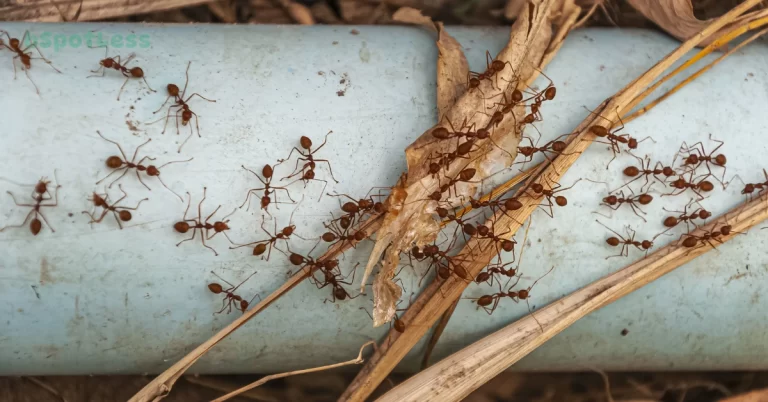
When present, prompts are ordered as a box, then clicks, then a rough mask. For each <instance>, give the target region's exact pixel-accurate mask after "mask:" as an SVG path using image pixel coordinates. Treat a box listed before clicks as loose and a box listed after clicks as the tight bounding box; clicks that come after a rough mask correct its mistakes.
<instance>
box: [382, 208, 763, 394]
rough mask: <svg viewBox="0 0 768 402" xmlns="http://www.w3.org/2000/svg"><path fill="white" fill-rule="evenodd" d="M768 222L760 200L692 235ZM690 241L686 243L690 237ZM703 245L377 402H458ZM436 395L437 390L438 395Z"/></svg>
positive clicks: (551, 310) (669, 254)
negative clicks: (594, 312)
mask: <svg viewBox="0 0 768 402" xmlns="http://www.w3.org/2000/svg"><path fill="white" fill-rule="evenodd" d="M767 218H768V197H765V196H761V197H760V198H759V199H755V200H753V201H751V202H747V203H745V204H743V205H742V206H739V207H737V208H735V209H733V210H732V211H731V212H728V213H726V214H724V215H723V216H721V217H718V218H716V219H713V223H711V224H709V225H707V226H704V227H701V228H699V229H698V230H695V231H693V232H691V233H689V234H688V235H687V236H688V237H691V236H698V237H702V236H704V235H706V234H707V233H711V232H713V231H717V230H718V229H720V228H721V227H722V226H723V225H725V224H726V222H727V224H728V225H730V230H729V232H730V233H729V234H728V235H723V236H719V237H718V238H717V240H716V242H713V244H714V245H717V244H718V243H724V242H726V241H728V240H731V239H733V238H734V237H735V236H737V235H740V234H743V233H746V231H747V230H749V229H750V228H751V227H753V226H755V225H756V224H758V223H760V222H762V221H764V220H765V219H767ZM688 237H686V238H688ZM712 249H713V248H712V247H710V245H709V244H707V243H705V242H699V243H698V244H697V245H696V246H694V247H692V248H689V247H686V246H685V245H684V241H683V239H680V240H679V241H677V242H675V243H673V244H670V245H668V246H666V247H664V248H661V249H659V250H657V251H656V252H654V253H653V254H650V255H648V256H647V257H645V258H643V259H642V260H640V261H637V262H635V263H633V264H631V265H629V266H627V267H625V268H623V269H621V270H619V271H617V272H615V273H613V274H611V275H608V276H606V277H604V278H602V279H600V280H598V281H596V282H594V283H592V284H590V285H588V286H586V287H584V288H582V289H580V290H577V291H576V292H574V293H572V294H570V295H568V296H566V297H564V298H562V299H560V300H558V301H556V302H554V303H551V304H550V305H548V306H546V307H544V308H542V309H540V310H538V311H537V312H536V316H535V317H534V316H533V315H529V316H526V317H525V318H522V319H520V320H518V321H516V322H514V323H512V324H510V325H508V326H507V327H505V328H503V329H501V330H499V331H497V332H495V333H493V334H491V335H489V336H487V337H485V338H483V339H480V340H479V341H477V342H475V343H473V344H472V345H470V346H467V347H466V348H464V349H462V350H461V351H459V352H456V353H454V354H452V355H451V356H448V357H447V358H445V359H443V360H442V361H440V362H439V363H437V364H435V365H434V366H432V367H430V368H429V369H427V370H424V371H422V372H420V373H419V374H416V375H415V376H413V377H411V378H410V379H408V380H406V381H405V382H403V383H402V384H400V385H398V386H397V387H395V388H394V389H392V390H391V391H389V392H387V394H385V395H384V396H382V397H381V398H379V399H378V401H379V402H389V401H403V400H417V401H432V400H435V401H437V400H439V401H458V400H461V399H462V398H464V397H465V396H467V395H468V394H469V393H470V392H472V391H473V390H475V389H477V388H478V387H479V386H480V385H482V384H484V383H486V382H487V381H489V380H490V379H492V378H493V377H495V376H496V375H498V374H499V373H500V372H502V371H504V370H506V369H507V368H509V367H510V366H511V365H513V364H514V363H516V362H517V361H519V360H520V359H522V358H523V357H525V356H526V355H528V354H529V353H530V352H532V351H533V350H535V349H536V348H537V347H539V346H541V345H542V344H543V343H544V342H546V341H548V340H549V339H552V337H554V336H555V335H557V334H559V333H560V332H562V331H563V330H565V329H566V328H568V327H569V326H570V325H572V324H573V323H575V322H576V321H577V320H579V319H581V318H583V317H584V316H586V315H587V314H589V313H591V312H593V311H595V310H598V309H600V308H602V307H605V306H606V305H608V304H610V303H613V302H614V301H616V300H618V299H620V298H622V297H624V296H626V295H627V294H629V293H631V292H633V291H635V290H637V289H639V288H641V287H643V286H645V285H647V284H648V283H651V282H652V281H654V280H656V279H658V278H659V277H661V276H663V275H665V274H667V273H669V272H671V271H672V270H674V269H675V268H677V267H679V266H681V265H683V264H685V263H687V262H689V261H691V260H693V259H694V258H696V257H698V256H700V255H702V254H704V253H706V252H708V251H710V250H712ZM435 390H439V393H438V392H435Z"/></svg>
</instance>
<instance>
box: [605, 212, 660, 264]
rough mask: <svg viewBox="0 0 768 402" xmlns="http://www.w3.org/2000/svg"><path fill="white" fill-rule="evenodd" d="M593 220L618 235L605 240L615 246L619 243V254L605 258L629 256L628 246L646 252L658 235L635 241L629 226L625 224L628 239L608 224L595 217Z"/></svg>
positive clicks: (633, 232)
mask: <svg viewBox="0 0 768 402" xmlns="http://www.w3.org/2000/svg"><path fill="white" fill-rule="evenodd" d="M595 222H597V223H599V224H600V225H602V226H603V227H604V228H606V229H608V230H610V231H611V232H613V233H614V234H615V235H616V236H618V238H617V237H613V236H612V237H609V238H608V239H606V240H605V242H606V243H608V245H609V246H611V247H616V246H618V245H619V244H621V251H620V252H619V254H616V255H612V256H608V257H605V259H606V260H607V259H609V258H613V257H627V256H629V246H634V247H635V248H636V249H638V250H640V251H645V253H646V254H648V250H650V249H651V248H653V241H654V240H656V237H658V236H659V235H656V236H655V237H654V238H653V239H651V240H643V241H637V240H635V231H634V230H632V229H631V228H630V227H629V226H627V234H629V239H625V238H624V237H622V236H621V235H620V234H618V233H617V232H616V231H615V230H613V229H611V228H609V227H608V226H605V225H604V224H603V223H602V222H600V221H598V220H597V219H595ZM662 233H663V232H662Z"/></svg>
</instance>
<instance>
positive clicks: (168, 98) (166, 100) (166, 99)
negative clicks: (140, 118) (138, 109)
mask: <svg viewBox="0 0 768 402" xmlns="http://www.w3.org/2000/svg"><path fill="white" fill-rule="evenodd" d="M171 97H172V95H168V97H167V98H165V102H163V104H162V105H160V107H159V108H157V110H155V111H154V112H152V114H155V113H157V112H159V111H160V110H161V109H162V108H163V106H165V104H166V103H168V100H170V99H171Z"/></svg>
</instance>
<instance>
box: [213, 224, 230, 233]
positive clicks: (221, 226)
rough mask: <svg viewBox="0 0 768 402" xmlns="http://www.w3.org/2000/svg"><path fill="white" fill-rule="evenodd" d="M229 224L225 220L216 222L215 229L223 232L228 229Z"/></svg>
mask: <svg viewBox="0 0 768 402" xmlns="http://www.w3.org/2000/svg"><path fill="white" fill-rule="evenodd" d="M228 229H229V226H227V224H226V223H225V222H221V221H219V222H214V223H213V230H215V231H216V233H219V232H223V231H225V230H228Z"/></svg>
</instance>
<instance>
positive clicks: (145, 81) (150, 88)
mask: <svg viewBox="0 0 768 402" xmlns="http://www.w3.org/2000/svg"><path fill="white" fill-rule="evenodd" d="M141 78H142V79H143V80H144V84H146V85H147V88H149V90H150V91H152V92H157V91H155V90H154V89H152V87H151V86H149V83H148V82H147V77H141Z"/></svg>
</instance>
